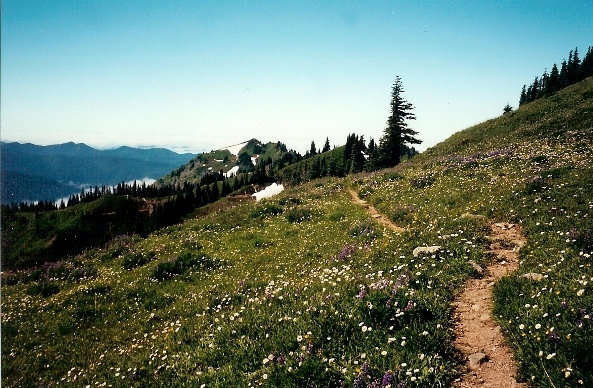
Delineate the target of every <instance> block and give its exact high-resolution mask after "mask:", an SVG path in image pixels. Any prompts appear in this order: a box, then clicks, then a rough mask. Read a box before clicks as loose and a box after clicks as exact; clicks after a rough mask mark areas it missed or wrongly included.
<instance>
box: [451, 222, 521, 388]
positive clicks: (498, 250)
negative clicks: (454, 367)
mask: <svg viewBox="0 0 593 388" xmlns="http://www.w3.org/2000/svg"><path fill="white" fill-rule="evenodd" d="M491 228H492V235H491V236H489V240H490V241H491V244H490V251H489V252H490V253H492V254H494V256H495V257H496V259H495V263H493V264H492V265H490V266H488V267H487V268H486V269H485V271H484V277H483V278H481V279H471V280H469V281H468V282H467V283H466V286H465V289H464V290H463V292H462V293H461V294H460V295H459V296H458V297H457V299H456V301H455V303H454V306H455V322H456V324H455V335H456V340H455V346H457V348H458V349H459V350H461V352H463V354H464V355H466V356H467V364H468V369H469V373H467V374H466V375H464V376H463V377H462V378H461V379H460V380H459V381H456V382H455V384H454V386H455V387H458V388H470V387H497V388H498V387H501V388H502V387H522V388H523V387H527V385H526V384H524V383H518V382H517V381H516V380H515V376H516V375H517V370H516V367H515V362H514V359H513V354H512V351H511V349H510V348H509V347H508V346H507V345H506V344H505V340H504V338H503V336H502V333H501V332H500V327H499V326H498V325H497V324H496V323H495V322H494V320H493V319H492V287H493V286H494V283H495V282H496V281H497V280H498V279H500V278H501V277H503V276H505V275H507V274H509V273H511V272H513V271H515V270H516V269H517V268H519V260H518V251H519V248H521V247H522V246H523V245H524V244H525V241H526V240H525V237H523V235H522V234H521V229H520V228H519V226H517V225H514V224H507V223H494V224H492V225H491Z"/></svg>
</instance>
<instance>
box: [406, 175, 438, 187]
mask: <svg viewBox="0 0 593 388" xmlns="http://www.w3.org/2000/svg"><path fill="white" fill-rule="evenodd" d="M435 181H436V178H435V177H434V176H432V175H424V176H420V177H418V178H412V179H410V185H411V186H412V187H413V188H415V189H424V188H427V187H429V186H432V184H433V183H434V182H435Z"/></svg>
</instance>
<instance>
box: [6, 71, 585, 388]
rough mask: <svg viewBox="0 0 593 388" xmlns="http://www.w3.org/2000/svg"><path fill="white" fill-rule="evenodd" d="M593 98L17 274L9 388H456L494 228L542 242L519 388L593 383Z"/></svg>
mask: <svg viewBox="0 0 593 388" xmlns="http://www.w3.org/2000/svg"><path fill="white" fill-rule="evenodd" d="M592 95H593V80H591V79H589V80H586V81H585V82H583V83H580V84H577V85H574V86H573V87H571V88H569V89H566V90H564V91H562V92H561V93H559V94H558V95H555V96H553V97H551V98H549V99H546V100H538V101H536V102H534V103H532V104H528V105H526V106H524V107H521V109H519V110H518V111H517V112H515V113H514V114H511V115H505V116H502V117H500V118H498V119H494V120H490V121H488V122H486V123H484V124H481V125H479V126H475V127H472V128H469V129H467V130H465V131H462V132H461V133H459V134H456V135H455V136H453V137H452V138H451V139H449V140H447V141H445V142H443V143H442V144H439V145H438V146H436V147H434V148H432V149H430V150H429V151H427V152H426V153H424V154H422V155H419V156H418V157H415V158H413V159H412V160H410V161H408V162H406V163H404V164H402V165H400V166H398V167H397V168H395V169H392V170H388V171H379V172H376V173H374V174H364V175H360V176H355V177H352V178H346V179H338V178H333V179H324V180H314V181H312V182H310V183H308V184H305V185H301V186H295V187H292V188H289V189H287V190H285V191H284V192H283V193H281V194H279V195H278V196H277V197H274V198H272V199H269V200H266V201H262V202H259V203H255V202H253V201H251V200H247V199H245V198H226V199H224V200H223V201H220V202H218V203H216V204H214V205H211V206H208V207H205V208H203V209H201V210H200V212H199V217H196V218H195V219H191V220H188V221H186V222H185V223H184V224H181V225H177V226H173V227H169V228H166V229H163V230H160V231H158V232H155V233H153V234H151V235H149V236H148V237H147V238H145V239H134V238H126V237H123V236H122V237H121V238H119V239H117V240H115V241H113V242H112V243H111V244H110V245H109V246H107V247H105V248H103V249H96V250H90V251H88V252H86V253H85V254H84V255H80V256H77V257H76V258H73V259H72V260H67V261H64V262H61V263H57V264H53V265H51V266H46V267H42V268H39V269H37V270H36V271H28V272H13V273H4V274H3V279H2V280H3V282H2V284H3V290H2V314H3V319H2V334H3V335H2V362H3V371H2V372H3V373H2V383H3V385H7V386H39V385H43V386H48V385H50V384H51V385H56V384H60V385H64V386H86V385H87V384H88V385H91V386H95V385H113V386H156V387H159V386H162V387H165V386H201V385H202V384H204V385H205V386H237V387H248V386H264V387H300V386H356V387H371V386H388V385H391V386H392V387H397V386H398V384H400V385H399V386H400V387H401V386H405V387H435V386H451V385H452V384H454V381H455V380H456V379H458V378H460V377H461V376H463V375H464V374H465V372H466V367H465V359H464V358H463V356H461V355H460V353H459V351H458V350H456V348H455V346H454V341H455V336H454V331H453V325H454V321H453V311H454V306H453V301H454V300H455V297H456V295H458V294H459V292H460V291H461V290H462V289H463V287H464V285H465V284H466V282H467V281H468V280H469V279H470V278H472V277H476V278H478V277H480V276H483V275H481V274H480V273H479V271H478V270H477V269H476V266H482V268H485V267H486V265H487V264H488V263H490V262H492V261H496V258H495V257H492V256H491V255H490V254H489V253H488V251H489V250H490V243H491V241H489V240H488V238H487V236H488V235H489V234H490V233H491V230H490V223H491V222H492V221H496V222H511V223H514V224H519V225H521V227H522V230H523V233H524V235H525V236H526V238H527V243H526V244H525V245H524V246H523V247H522V248H521V249H520V250H519V266H518V269H517V271H516V272H515V273H514V274H513V275H511V276H508V277H504V278H502V279H501V280H500V281H498V282H497V283H496V284H495V285H494V318H495V320H496V321H497V322H498V324H499V325H501V327H502V330H503V334H504V335H505V338H506V339H507V340H508V343H509V344H510V345H511V347H512V348H513V351H514V354H515V358H516V360H517V362H518V370H519V376H518V378H519V380H522V381H527V382H528V383H529V384H532V385H534V386H538V387H560V386H592V385H593V372H592V370H593V369H592V368H591V365H592V363H593V360H592V358H591V357H592V356H591V352H590V349H591V347H592V346H593V343H592V339H593V321H592V320H591V316H592V315H591V312H590V310H591V306H593V289H592V285H593V269H592V268H591V256H592V255H593V246H592V245H591V237H590V236H591V226H590V225H591V224H590V219H591V217H593V195H592V194H591V193H592V190H591V187H593V171H592V170H593V168H592V166H593V151H592V150H593V139H592V136H591V132H592V126H591V121H590V120H591V118H590V116H591V115H590V113H591V112H592V108H593V99H592V98H590V97H587V96H592ZM351 188H354V189H356V190H357V191H358V195H359V197H361V198H362V199H364V200H365V201H367V202H368V203H370V204H371V205H372V206H373V207H374V208H375V209H377V211H379V212H380V213H381V214H382V215H383V216H386V217H389V218H390V219H391V220H392V221H393V222H394V223H395V224H396V225H398V226H401V227H403V228H404V229H405V231H403V232H402V231H399V230H398V231H395V230H392V229H390V228H387V227H384V226H383V225H382V224H380V223H378V222H377V221H376V219H374V218H373V217H371V216H370V215H369V213H368V212H367V210H366V209H365V208H364V207H362V206H360V205H359V204H358V203H355V202H354V201H353V199H352V196H351V195H350V192H349V190H350V189H351ZM502 244H503V245H505V246H507V245H508V246H510V242H505V241H503V242H502ZM428 247H431V248H428ZM416 248H419V249H416Z"/></svg>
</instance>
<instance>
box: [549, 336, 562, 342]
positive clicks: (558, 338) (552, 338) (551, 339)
mask: <svg viewBox="0 0 593 388" xmlns="http://www.w3.org/2000/svg"><path fill="white" fill-rule="evenodd" d="M550 341H552V342H556V343H557V344H561V343H562V338H560V336H559V335H558V334H556V333H550Z"/></svg>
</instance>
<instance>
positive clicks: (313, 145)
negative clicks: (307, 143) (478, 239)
mask: <svg viewBox="0 0 593 388" xmlns="http://www.w3.org/2000/svg"><path fill="white" fill-rule="evenodd" d="M315 155H317V149H316V148H315V142H314V141H312V142H311V150H310V151H309V156H315Z"/></svg>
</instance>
